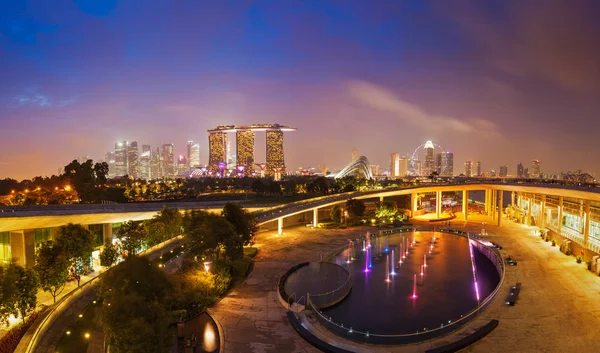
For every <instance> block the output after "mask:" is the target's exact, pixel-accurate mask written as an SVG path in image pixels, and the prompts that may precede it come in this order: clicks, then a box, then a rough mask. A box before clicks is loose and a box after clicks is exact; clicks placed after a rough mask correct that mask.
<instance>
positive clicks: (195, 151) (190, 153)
mask: <svg viewBox="0 0 600 353" xmlns="http://www.w3.org/2000/svg"><path fill="white" fill-rule="evenodd" d="M187 159H188V162H189V163H190V166H189V167H190V171H191V170H194V169H195V168H197V167H198V166H200V144H197V143H194V141H188V142H187Z"/></svg>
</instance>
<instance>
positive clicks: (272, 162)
mask: <svg viewBox="0 0 600 353" xmlns="http://www.w3.org/2000/svg"><path fill="white" fill-rule="evenodd" d="M278 172H279V173H284V172H285V159H284V157H283V131H277V130H275V131H267V173H268V174H271V175H273V174H277V173H278Z"/></svg>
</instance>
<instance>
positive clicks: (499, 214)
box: [498, 191, 504, 227]
mask: <svg viewBox="0 0 600 353" xmlns="http://www.w3.org/2000/svg"><path fill="white" fill-rule="evenodd" d="M499 201H500V206H499V207H498V227H500V226H501V225H502V205H503V204H504V192H503V191H500V200H499Z"/></svg>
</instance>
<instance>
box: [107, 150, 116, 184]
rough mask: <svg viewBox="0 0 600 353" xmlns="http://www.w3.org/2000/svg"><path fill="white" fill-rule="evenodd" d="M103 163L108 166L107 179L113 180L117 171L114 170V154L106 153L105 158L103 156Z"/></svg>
mask: <svg viewBox="0 0 600 353" xmlns="http://www.w3.org/2000/svg"><path fill="white" fill-rule="evenodd" d="M104 161H105V162H106V164H108V175H107V176H108V177H109V178H114V177H115V176H116V173H117V171H116V170H115V153H114V152H108V153H107V154H106V156H104Z"/></svg>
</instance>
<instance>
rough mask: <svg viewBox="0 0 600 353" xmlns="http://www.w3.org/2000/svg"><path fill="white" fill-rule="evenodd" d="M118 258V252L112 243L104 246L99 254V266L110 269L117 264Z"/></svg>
mask: <svg viewBox="0 0 600 353" xmlns="http://www.w3.org/2000/svg"><path fill="white" fill-rule="evenodd" d="M118 257H119V251H118V250H117V247H116V246H114V245H113V244H112V243H108V244H105V245H104V249H103V250H102V252H101V253H100V265H102V266H104V267H110V266H112V265H114V264H115V262H117V258H118Z"/></svg>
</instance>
